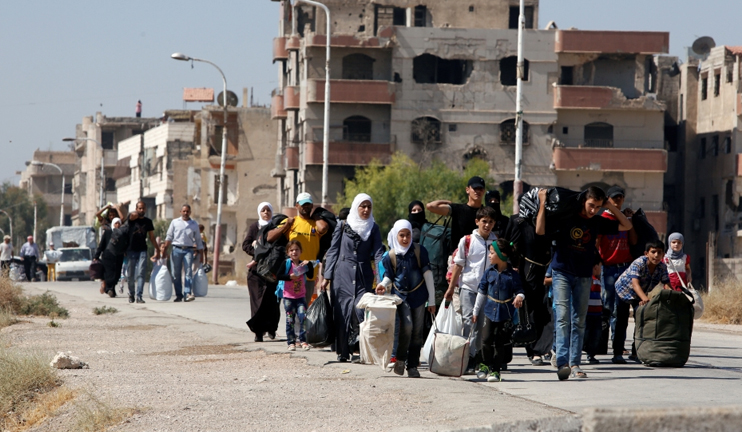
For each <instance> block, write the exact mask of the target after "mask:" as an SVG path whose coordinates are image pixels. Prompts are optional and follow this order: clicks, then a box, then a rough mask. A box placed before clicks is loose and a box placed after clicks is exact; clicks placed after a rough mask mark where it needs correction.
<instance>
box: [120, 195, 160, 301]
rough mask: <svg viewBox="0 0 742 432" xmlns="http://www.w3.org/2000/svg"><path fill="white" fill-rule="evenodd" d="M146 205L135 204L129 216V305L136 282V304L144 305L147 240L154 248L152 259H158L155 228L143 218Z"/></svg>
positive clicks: (148, 219)
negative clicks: (134, 208) (134, 209)
mask: <svg viewBox="0 0 742 432" xmlns="http://www.w3.org/2000/svg"><path fill="white" fill-rule="evenodd" d="M146 212H147V205H146V204H145V203H144V202H143V201H139V202H137V207H136V211H134V212H132V213H131V214H130V215H129V248H128V249H127V250H126V259H127V261H128V263H129V271H128V275H129V303H134V282H135V281H136V302H137V303H144V300H143V299H142V292H143V291H144V271H145V270H146V269H147V238H149V241H150V243H152V246H154V247H155V254H154V259H158V258H160V251H159V250H158V248H157V241H156V240H155V226H154V225H153V224H152V219H150V218H148V217H146V216H145V213H146Z"/></svg>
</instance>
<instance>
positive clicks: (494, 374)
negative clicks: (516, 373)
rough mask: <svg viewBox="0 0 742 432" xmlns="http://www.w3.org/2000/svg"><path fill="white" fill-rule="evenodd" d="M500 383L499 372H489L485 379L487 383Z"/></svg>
mask: <svg viewBox="0 0 742 432" xmlns="http://www.w3.org/2000/svg"><path fill="white" fill-rule="evenodd" d="M500 381H502V378H500V372H490V374H489V376H488V377H487V382H500Z"/></svg>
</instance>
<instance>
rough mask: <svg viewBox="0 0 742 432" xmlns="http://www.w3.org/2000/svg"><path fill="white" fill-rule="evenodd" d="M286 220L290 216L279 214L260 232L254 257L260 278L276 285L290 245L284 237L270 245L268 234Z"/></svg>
mask: <svg viewBox="0 0 742 432" xmlns="http://www.w3.org/2000/svg"><path fill="white" fill-rule="evenodd" d="M286 219H288V216H286V215H282V214H277V215H275V216H273V218H271V221H270V222H268V224H266V225H265V226H263V227H262V228H260V230H258V235H257V237H258V238H257V240H256V244H255V256H254V259H255V262H256V263H257V266H256V267H255V271H256V273H257V274H258V276H260V277H261V278H262V279H263V280H265V281H266V282H268V283H276V282H277V281H278V278H277V276H278V271H279V270H280V269H281V265H283V263H284V261H285V260H286V243H288V240H286V237H285V236H283V235H281V237H279V238H278V240H276V241H275V242H273V243H270V242H269V241H268V232H270V231H272V230H274V229H276V228H277V227H278V225H279V224H280V223H281V222H283V221H284V220H286Z"/></svg>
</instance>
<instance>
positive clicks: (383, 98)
mask: <svg viewBox="0 0 742 432" xmlns="http://www.w3.org/2000/svg"><path fill="white" fill-rule="evenodd" d="M307 89H308V91H307V102H309V103H322V102H324V101H325V80H310V81H309V83H308V84H307ZM395 100H396V99H395V94H394V83H392V82H389V81H373V80H330V102H332V103H360V104H379V105H384V104H389V105H391V104H393V103H394V102H395Z"/></svg>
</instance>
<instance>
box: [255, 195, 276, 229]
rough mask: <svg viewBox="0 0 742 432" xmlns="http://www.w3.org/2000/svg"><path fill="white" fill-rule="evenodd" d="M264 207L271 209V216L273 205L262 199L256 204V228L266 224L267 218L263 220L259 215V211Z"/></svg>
mask: <svg viewBox="0 0 742 432" xmlns="http://www.w3.org/2000/svg"><path fill="white" fill-rule="evenodd" d="M265 207H268V208H269V209H271V216H273V206H272V205H271V203H269V202H268V201H263V202H262V203H260V204H258V228H262V227H264V226H266V225H268V222H270V219H269V220H267V221H266V220H263V218H262V217H261V216H260V211H261V210H263V209H264V208H265Z"/></svg>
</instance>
